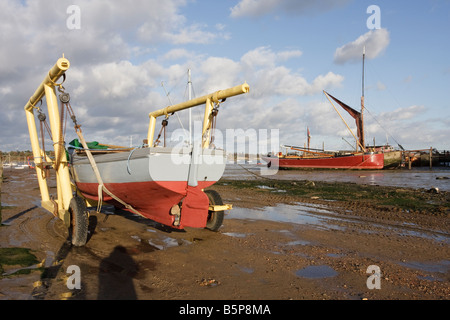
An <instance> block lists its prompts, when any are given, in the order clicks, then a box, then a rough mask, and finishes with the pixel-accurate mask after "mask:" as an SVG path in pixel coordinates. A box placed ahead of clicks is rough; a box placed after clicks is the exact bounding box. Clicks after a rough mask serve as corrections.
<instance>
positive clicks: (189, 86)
mask: <svg viewBox="0 0 450 320" xmlns="http://www.w3.org/2000/svg"><path fill="white" fill-rule="evenodd" d="M191 99H192V81H191V69H188V100H191ZM189 145H192V110H191V109H189Z"/></svg>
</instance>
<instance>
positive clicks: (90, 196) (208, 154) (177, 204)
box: [24, 55, 249, 246]
mask: <svg viewBox="0 0 450 320" xmlns="http://www.w3.org/2000/svg"><path fill="white" fill-rule="evenodd" d="M69 66H70V63H69V60H67V59H66V58H65V57H64V55H63V57H62V58H60V59H58V61H57V62H56V64H55V65H54V66H53V67H52V68H51V69H50V71H49V72H48V74H47V75H46V77H45V78H44V80H43V81H42V83H41V84H40V86H39V87H38V89H37V90H36V91H35V93H34V95H33V96H31V98H30V99H29V101H28V102H27V104H26V105H25V108H24V109H25V113H26V117H27V123H28V129H29V134H30V140H31V146H32V150H33V157H34V162H35V168H36V172H37V178H38V183H39V188H40V191H41V198H42V201H41V205H42V207H43V208H44V209H47V210H48V211H50V212H52V213H53V214H54V215H55V216H56V217H59V218H60V219H61V220H63V221H64V223H65V224H66V226H67V227H68V228H69V230H70V233H71V238H72V239H71V240H72V244H73V245H76V246H82V245H84V244H85V243H86V241H87V229H88V211H87V206H97V207H99V206H101V205H102V203H108V204H112V205H114V206H115V207H117V208H121V209H124V210H127V211H129V212H132V213H134V214H137V215H140V216H142V217H145V218H149V219H152V220H154V221H156V222H159V223H161V224H163V225H167V226H170V227H172V228H177V229H183V228H185V227H194V228H208V229H211V230H213V231H216V230H218V228H219V227H220V226H221V224H222V221H223V217H224V211H226V210H230V209H232V206H231V205H230V204H223V202H222V199H221V197H220V195H219V194H218V193H217V192H216V191H214V190H204V189H205V188H207V187H210V186H211V185H213V184H214V183H215V182H217V181H218V180H219V179H220V178H221V176H222V175H223V172H224V170H225V165H226V153H225V151H224V150H221V149H216V148H215V147H213V146H212V144H211V141H212V138H213V137H212V134H213V131H214V130H213V129H214V125H215V123H216V119H215V117H216V116H217V114H218V110H219V106H220V105H221V104H222V103H223V102H224V101H225V100H226V99H227V98H229V97H232V96H236V95H240V94H243V93H248V92H249V86H248V84H247V83H244V84H242V85H238V86H235V87H232V88H229V89H225V90H219V91H216V92H214V93H211V94H208V95H205V96H202V97H200V98H195V99H192V100H189V101H186V102H183V103H180V104H176V105H171V106H168V107H165V108H162V109H159V110H156V111H153V112H150V113H149V119H150V121H149V128H148V133H147V139H146V141H145V143H144V144H143V145H142V146H141V147H139V148H117V147H115V146H113V147H110V146H107V145H106V146H103V148H101V149H93V148H92V147H90V146H91V144H89V143H87V142H86V140H85V139H84V136H83V134H82V131H81V125H79V124H78V123H77V120H76V117H75V114H74V112H73V109H72V107H71V105H70V95H69V94H68V93H66V92H64V87H63V86H62V84H58V83H57V81H58V80H59V79H60V78H61V77H62V76H64V79H65V72H66V71H67V70H68V69H69ZM56 89H58V91H60V92H61V94H60V95H59V100H60V102H61V109H59V104H58V100H57V96H56ZM44 96H45V99H46V102H47V110H48V116H49V122H50V125H48V124H47V123H46V127H48V128H50V131H51V138H52V139H53V147H54V152H55V158H54V159H51V158H49V157H48V155H47V154H46V152H45V147H44V141H43V140H44V139H41V140H42V141H39V137H40V136H41V137H42V135H39V134H38V130H37V126H36V117H35V111H37V112H38V117H37V118H38V119H39V121H40V122H41V126H40V127H41V131H42V128H43V127H44V126H43V122H46V115H45V114H44V113H43V112H42V109H41V108H40V106H38V103H39V102H42V99H43V98H44ZM201 105H204V106H205V112H204V119H203V128H202V138H201V141H199V142H198V143H193V144H190V145H189V146H180V147H172V148H170V147H165V146H159V138H160V136H161V133H162V132H163V131H164V132H165V128H166V126H167V124H168V119H169V117H170V116H172V115H173V114H174V113H176V112H178V111H181V110H185V109H189V108H192V107H196V106H201ZM60 110H61V111H60ZM65 112H67V113H68V114H70V116H71V119H72V120H73V121H74V127H75V131H76V133H77V135H78V140H79V143H80V144H81V147H80V146H78V147H73V148H71V149H72V150H70V149H69V151H70V152H66V149H65V142H64V137H63V132H65V130H64V129H65V128H64V124H63V123H62V122H63V121H62V120H61V119H64V117H63V115H64V113H65ZM158 117H163V118H164V119H163V120H162V123H161V131H160V133H159V135H158V137H157V138H156V139H155V141H154V138H155V127H156V119H157V118H158ZM41 133H42V132H41ZM40 142H41V143H42V146H41V144H40ZM66 154H67V155H68V156H67V155H66ZM49 166H51V167H52V168H53V169H54V170H55V172H56V185H57V196H56V197H53V196H50V194H49V188H48V184H47V179H48V176H47V175H46V170H47V169H48V167H49Z"/></svg>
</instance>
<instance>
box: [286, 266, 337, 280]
mask: <svg viewBox="0 0 450 320" xmlns="http://www.w3.org/2000/svg"><path fill="white" fill-rule="evenodd" d="M337 274H338V273H337V272H336V271H335V270H334V269H333V268H331V267H329V266H327V265H320V266H308V267H306V268H303V269H300V270H298V271H297V272H296V273H295V275H296V276H298V277H301V278H308V279H321V278H331V277H335V276H337Z"/></svg>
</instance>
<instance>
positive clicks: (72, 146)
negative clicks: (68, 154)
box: [69, 139, 108, 149]
mask: <svg viewBox="0 0 450 320" xmlns="http://www.w3.org/2000/svg"><path fill="white" fill-rule="evenodd" d="M86 144H87V146H88V148H89V149H108V147H107V146H104V145H101V144H100V143H98V142H97V141H92V142H86ZM69 149H83V145H82V144H81V143H80V141H78V139H73V140H72V141H70V142H69Z"/></svg>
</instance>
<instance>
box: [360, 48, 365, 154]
mask: <svg viewBox="0 0 450 320" xmlns="http://www.w3.org/2000/svg"><path fill="white" fill-rule="evenodd" d="M365 57H366V46H364V47H363V60H362V95H361V123H362V126H361V128H362V130H361V144H362V146H361V148H362V150H361V151H363V152H364V151H365V148H366V141H365V137H364V59H365Z"/></svg>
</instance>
